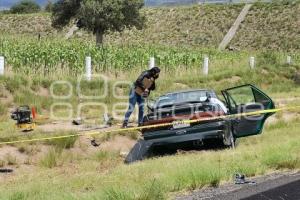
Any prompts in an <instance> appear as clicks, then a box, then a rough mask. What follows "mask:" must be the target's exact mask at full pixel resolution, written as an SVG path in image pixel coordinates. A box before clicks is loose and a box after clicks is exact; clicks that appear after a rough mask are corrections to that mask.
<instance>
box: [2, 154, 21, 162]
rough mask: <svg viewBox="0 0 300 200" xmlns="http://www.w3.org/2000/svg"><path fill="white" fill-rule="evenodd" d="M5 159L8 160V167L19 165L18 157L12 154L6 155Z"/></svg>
mask: <svg viewBox="0 0 300 200" xmlns="http://www.w3.org/2000/svg"><path fill="white" fill-rule="evenodd" d="M5 159H6V163H7V164H8V165H17V164H18V162H17V158H16V156H13V155H11V154H10V153H8V154H6V156H5Z"/></svg>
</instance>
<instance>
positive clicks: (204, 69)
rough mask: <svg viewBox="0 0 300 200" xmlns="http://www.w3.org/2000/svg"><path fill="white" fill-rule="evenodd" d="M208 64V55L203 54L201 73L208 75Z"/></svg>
mask: <svg viewBox="0 0 300 200" xmlns="http://www.w3.org/2000/svg"><path fill="white" fill-rule="evenodd" d="M208 64H209V58H208V56H205V57H204V60H203V74H204V75H205V76H207V75H208Z"/></svg>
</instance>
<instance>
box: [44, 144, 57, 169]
mask: <svg viewBox="0 0 300 200" xmlns="http://www.w3.org/2000/svg"><path fill="white" fill-rule="evenodd" d="M60 155H61V152H58V151H57V150H56V149H55V148H51V149H50V150H49V151H48V153H47V154H46V155H45V156H44V157H43V158H42V159H41V160H40V164H41V166H43V167H46V168H54V167H56V166H57V165H58V159H59V157H60Z"/></svg>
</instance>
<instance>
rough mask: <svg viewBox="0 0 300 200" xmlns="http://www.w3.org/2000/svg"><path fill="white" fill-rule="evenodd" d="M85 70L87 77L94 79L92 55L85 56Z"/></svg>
mask: <svg viewBox="0 0 300 200" xmlns="http://www.w3.org/2000/svg"><path fill="white" fill-rule="evenodd" d="M85 72H86V79H87V80H88V81H90V80H91V79H92V58H91V57H90V56H87V57H86V58H85Z"/></svg>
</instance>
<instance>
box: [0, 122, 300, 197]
mask: <svg viewBox="0 0 300 200" xmlns="http://www.w3.org/2000/svg"><path fill="white" fill-rule="evenodd" d="M299 128H300V119H296V120H294V121H291V122H288V123H280V125H269V126H267V127H266V129H265V130H264V132H263V134H262V135H259V136H254V137H251V138H243V139H242V140H241V141H240V144H239V146H238V147H237V149H236V150H223V151H202V152H197V153H191V154H179V155H175V156H166V157H162V158H153V159H149V160H146V161H143V162H139V163H135V164H132V165H124V164H122V161H121V160H119V161H117V162H107V161H109V160H111V158H110V154H108V153H106V152H102V153H99V154H98V156H97V157H98V158H97V159H96V160H95V159H89V158H85V159H82V158H81V159H79V160H73V161H72V165H71V163H68V162H64V163H63V165H61V166H59V167H55V166H58V165H57V163H58V161H57V160H56V159H57V158H59V157H57V155H56V152H55V150H51V151H50V152H49V153H48V154H47V156H46V157H45V158H44V164H43V165H42V166H41V168H40V167H38V166H37V167H36V173H31V171H26V170H22V172H21V173H22V175H19V176H16V177H14V182H7V183H0V185H1V187H0V192H1V197H0V199H9V198H13V197H14V196H16V195H20V194H22V195H21V196H23V197H22V199H40V198H44V199H73V198H74V197H76V198H78V199H126V200H127V199H166V198H168V197H170V195H172V194H173V195H174V193H177V192H179V191H186V190H194V189H199V188H202V187H204V186H213V187H216V186H218V185H219V184H221V183H222V182H224V181H232V176H233V174H234V173H244V174H246V176H247V177H249V176H254V175H262V174H265V173H270V172H272V171H276V170H299V169H300V157H299V151H300V143H299V141H300V132H299V130H300V129H299ZM93 158H94V156H93ZM99 159H100V160H99ZM103 160H106V162H103ZM71 166H76V168H74V167H71ZM45 167H46V168H45ZM48 167H50V168H51V167H55V168H53V169H47V168H48ZM108 169H109V170H108ZM107 170H108V171H107ZM62 172H63V173H62ZM24 176H26V177H28V178H27V179H26V180H24V178H23V177H24ZM28 180H32V181H28ZM25 181H26V184H24V183H25ZM19 185H22V187H18V186H19ZM58 186H59V187H58ZM8 188H9V189H8Z"/></svg>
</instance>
